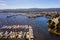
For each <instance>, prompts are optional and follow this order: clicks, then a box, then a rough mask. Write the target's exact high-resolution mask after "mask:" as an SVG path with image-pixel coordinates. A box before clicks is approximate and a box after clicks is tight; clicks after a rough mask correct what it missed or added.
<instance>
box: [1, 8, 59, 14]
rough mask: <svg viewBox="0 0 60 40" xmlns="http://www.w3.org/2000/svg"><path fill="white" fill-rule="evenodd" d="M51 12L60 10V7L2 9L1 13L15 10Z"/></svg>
mask: <svg viewBox="0 0 60 40" xmlns="http://www.w3.org/2000/svg"><path fill="white" fill-rule="evenodd" d="M43 11H46V12H51V11H60V8H44V9H42V8H29V9H0V13H8V12H13V13H15V12H16V13H19V12H22V13H23V12H43Z"/></svg>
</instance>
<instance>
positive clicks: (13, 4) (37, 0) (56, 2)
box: [0, 0, 60, 9]
mask: <svg viewBox="0 0 60 40" xmlns="http://www.w3.org/2000/svg"><path fill="white" fill-rule="evenodd" d="M19 8H23V9H24V8H60V0H0V9H19Z"/></svg>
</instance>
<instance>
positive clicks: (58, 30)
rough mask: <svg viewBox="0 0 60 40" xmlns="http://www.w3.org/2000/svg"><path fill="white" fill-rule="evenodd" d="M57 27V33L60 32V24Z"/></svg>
mask: <svg viewBox="0 0 60 40" xmlns="http://www.w3.org/2000/svg"><path fill="white" fill-rule="evenodd" d="M56 26H57V28H56V29H57V32H60V22H59V23H58V24H57V25H56Z"/></svg>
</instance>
